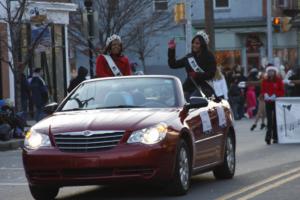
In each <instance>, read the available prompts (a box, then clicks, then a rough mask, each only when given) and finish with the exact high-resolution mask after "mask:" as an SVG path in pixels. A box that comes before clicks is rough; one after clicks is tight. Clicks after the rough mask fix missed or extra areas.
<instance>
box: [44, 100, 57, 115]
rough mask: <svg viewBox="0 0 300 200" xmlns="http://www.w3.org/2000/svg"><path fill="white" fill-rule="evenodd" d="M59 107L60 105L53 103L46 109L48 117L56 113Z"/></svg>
mask: <svg viewBox="0 0 300 200" xmlns="http://www.w3.org/2000/svg"><path fill="white" fill-rule="evenodd" d="M57 107H58V103H56V102H53V103H49V104H47V105H46V106H45V107H44V112H45V113H46V114H47V115H51V114H52V113H54V111H55V110H56V109H57Z"/></svg>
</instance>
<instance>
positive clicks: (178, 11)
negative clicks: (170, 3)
mask: <svg viewBox="0 0 300 200" xmlns="http://www.w3.org/2000/svg"><path fill="white" fill-rule="evenodd" d="M174 20H175V22H176V23H177V24H178V23H180V22H183V21H184V20H185V4H184V3H176V5H175V7H174Z"/></svg>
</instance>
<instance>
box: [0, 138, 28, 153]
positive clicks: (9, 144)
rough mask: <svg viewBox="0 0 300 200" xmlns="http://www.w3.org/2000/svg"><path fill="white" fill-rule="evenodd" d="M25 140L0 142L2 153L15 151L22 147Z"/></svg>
mask: <svg viewBox="0 0 300 200" xmlns="http://www.w3.org/2000/svg"><path fill="white" fill-rule="evenodd" d="M23 144H24V139H11V140H8V141H0V151H9V150H15V149H18V148H20V147H22V146H23Z"/></svg>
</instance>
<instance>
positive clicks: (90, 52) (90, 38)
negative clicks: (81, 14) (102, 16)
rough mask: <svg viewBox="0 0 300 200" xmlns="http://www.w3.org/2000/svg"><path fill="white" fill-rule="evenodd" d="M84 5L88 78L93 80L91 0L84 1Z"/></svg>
mask: <svg viewBox="0 0 300 200" xmlns="http://www.w3.org/2000/svg"><path fill="white" fill-rule="evenodd" d="M84 5H85V7H86V11H87V19H88V44H89V63H90V78H91V79H92V78H94V67H93V51H92V47H93V45H92V39H93V38H94V37H93V35H94V27H93V25H94V18H93V12H94V11H93V8H92V5H93V2H92V0H85V1H84Z"/></svg>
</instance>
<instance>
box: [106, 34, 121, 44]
mask: <svg viewBox="0 0 300 200" xmlns="http://www.w3.org/2000/svg"><path fill="white" fill-rule="evenodd" d="M113 40H119V42H122V40H121V37H120V36H118V35H116V34H113V35H111V36H110V37H108V38H107V40H106V46H108V45H109V44H110V43H111V42H112V41H113Z"/></svg>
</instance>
